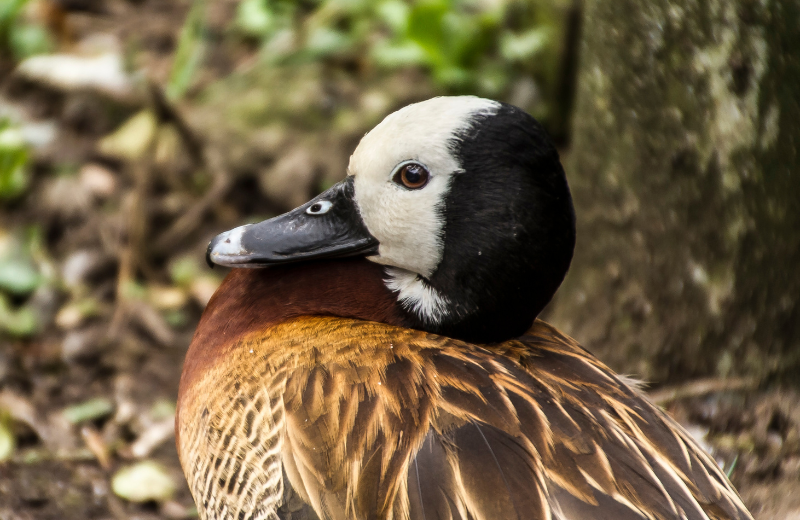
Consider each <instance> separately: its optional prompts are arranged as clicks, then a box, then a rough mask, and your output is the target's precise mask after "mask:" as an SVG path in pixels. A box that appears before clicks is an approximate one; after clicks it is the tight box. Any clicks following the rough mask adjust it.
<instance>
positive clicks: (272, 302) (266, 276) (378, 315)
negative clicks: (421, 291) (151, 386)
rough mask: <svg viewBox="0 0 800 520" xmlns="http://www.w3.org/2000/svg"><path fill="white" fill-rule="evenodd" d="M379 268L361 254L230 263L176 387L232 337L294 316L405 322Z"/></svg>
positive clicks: (220, 352)
mask: <svg viewBox="0 0 800 520" xmlns="http://www.w3.org/2000/svg"><path fill="white" fill-rule="evenodd" d="M385 276H386V275H385V274H384V271H383V268H382V267H381V266H379V265H377V264H374V263H372V262H369V261H368V260H365V259H363V258H356V259H343V260H334V261H325V262H312V263H306V264H298V265H289V266H275V267H268V268H265V269H234V270H232V271H231V272H230V274H228V276H227V277H226V278H225V280H224V281H223V282H222V285H220V287H219V289H217V292H216V293H214V296H213V297H212V298H211V301H209V302H208V306H207V307H206V310H205V311H204V312H203V316H202V317H201V318H200V323H199V324H198V326H197V330H196V331H195V334H194V337H193V338H192V343H191V345H190V346H189V351H188V352H187V353H186V360H185V362H184V367H183V375H182V378H181V379H182V380H181V390H182V391H183V389H184V387H186V386H188V385H189V384H190V382H191V381H192V380H193V379H194V378H195V377H197V376H198V375H200V374H201V373H202V372H203V370H204V369H205V368H206V367H208V366H209V365H210V364H212V363H214V362H216V361H218V360H219V358H220V356H224V355H225V352H226V351H227V349H228V348H230V346H231V345H233V344H234V343H235V342H236V340H238V339H240V338H242V337H243V336H245V335H249V334H253V333H258V332H259V331H264V332H265V333H266V331H267V330H268V329H269V327H271V326H273V325H276V324H278V323H281V322H283V321H286V320H289V319H291V318H296V317H299V316H339V317H344V318H354V319H361V320H368V321H377V322H382V323H388V324H391V325H397V326H401V327H407V326H408V325H409V323H408V321H407V318H406V317H405V316H404V314H403V311H402V310H401V308H400V306H399V304H398V303H397V298H396V296H395V295H394V294H393V293H392V292H391V291H389V289H387V288H386V286H385V285H384V282H383V280H384V278H385Z"/></svg>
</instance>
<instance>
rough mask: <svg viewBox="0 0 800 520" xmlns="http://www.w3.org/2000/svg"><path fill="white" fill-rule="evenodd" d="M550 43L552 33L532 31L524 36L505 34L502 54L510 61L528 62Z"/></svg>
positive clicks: (544, 30) (538, 30)
mask: <svg viewBox="0 0 800 520" xmlns="http://www.w3.org/2000/svg"><path fill="white" fill-rule="evenodd" d="M549 42H550V31H548V30H546V29H539V28H537V29H531V30H530V31H527V32H524V33H522V34H519V35H517V34H505V35H503V38H502V39H501V40H500V54H501V55H502V56H503V58H505V59H507V60H509V61H515V60H518V61H520V60H526V59H529V58H531V57H533V56H534V55H536V54H537V53H539V52H541V51H542V49H544V48H545V47H546V46H547V44H548V43H549Z"/></svg>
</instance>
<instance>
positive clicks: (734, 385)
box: [648, 378, 759, 405]
mask: <svg viewBox="0 0 800 520" xmlns="http://www.w3.org/2000/svg"><path fill="white" fill-rule="evenodd" d="M758 384H759V382H758V380H756V379H748V378H731V379H717V378H708V379H698V380H696V381H689V382H687V383H683V384H681V385H676V386H668V387H664V388H660V389H658V390H653V391H652V392H649V393H648V395H649V396H650V400H651V401H653V402H654V403H655V404H658V405H665V404H668V403H671V402H673V401H678V400H680V399H688V398H691V397H702V396H704V395H708V394H714V393H717V392H733V391H740V390H752V389H754V388H757V387H758Z"/></svg>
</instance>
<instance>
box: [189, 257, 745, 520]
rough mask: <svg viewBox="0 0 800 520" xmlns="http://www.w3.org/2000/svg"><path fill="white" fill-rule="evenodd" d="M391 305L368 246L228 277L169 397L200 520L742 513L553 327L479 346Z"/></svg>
mask: <svg viewBox="0 0 800 520" xmlns="http://www.w3.org/2000/svg"><path fill="white" fill-rule="evenodd" d="M355 281H358V285H355V286H354V285H353V283H354V282H355ZM394 303H395V299H394V296H393V295H392V293H390V292H389V291H388V289H386V288H385V287H384V285H383V281H382V270H381V268H380V267H378V266H376V265H374V264H371V263H369V262H367V261H364V260H346V261H335V262H325V263H314V264H307V265H302V266H298V267H289V268H279V269H268V270H235V271H233V272H232V273H231V274H230V275H229V276H228V278H227V279H226V281H225V282H224V283H223V285H222V287H221V288H220V289H219V291H218V292H217V294H216V295H215V296H214V298H213V299H212V301H211V302H210V303H209V306H208V309H207V311H206V313H205V314H204V316H203V319H202V321H201V323H200V325H199V327H198V330H197V333H196V335H195V338H194V340H193V342H192V346H191V348H190V351H189V353H188V354H187V363H186V368H185V371H184V375H183V378H182V380H181V393H180V397H179V403H178V404H179V410H178V421H177V432H178V438H179V442H178V446H179V452H180V456H181V461H182V464H183V466H184V469H185V471H186V473H187V477H188V481H189V486H190V488H191V490H192V493H193V495H194V497H195V500H196V501H197V504H198V509H199V511H200V515H201V518H208V519H212V518H214V519H222V518H254V519H255V518H313V517H314V516H313V515H315V514H316V515H317V516H318V517H319V518H323V519H326V518H329V519H346V518H347V519H349V518H359V519H361V518H364V519H366V518H381V519H383V518H386V519H403V518H412V519H435V518H443V519H448V518H452V519H467V518H474V519H499V518H504V519H505V518H509V519H510V518H518V519H536V520H539V519H550V518H553V519H562V518H563V519H583V518H614V519H615V520H623V519H628V518H631V519H639V518H652V519H672V518H691V519H694V518H709V519H740V518H750V516H749V514H748V513H747V511H746V509H745V507H744V506H743V505H742V503H741V501H740V499H739V497H738V495H737V494H736V492H735V491H734V490H733V489H732V488H731V486H730V484H729V483H728V482H727V479H726V478H725V477H724V475H723V474H722V473H721V472H720V470H719V468H718V467H717V466H716V464H715V462H714V461H713V460H712V459H711V458H710V457H709V456H708V455H707V454H706V453H704V452H703V451H702V449H700V448H699V447H698V446H697V444H696V443H695V442H694V441H693V440H692V439H691V438H690V437H689V435H688V434H687V433H686V432H685V431H684V430H683V429H682V428H681V427H680V426H679V425H677V424H676V423H675V422H674V421H673V420H671V419H670V418H669V417H667V416H666V415H665V414H664V413H663V412H662V411H661V410H659V409H658V408H656V407H655V406H653V405H652V404H650V403H649V402H648V401H647V400H646V399H645V398H644V397H643V396H642V395H641V394H640V393H639V392H638V391H637V390H636V389H634V388H631V387H630V386H628V385H627V384H626V382H625V381H623V380H621V379H620V378H619V377H618V376H616V375H615V374H614V373H613V372H611V371H610V370H609V369H608V368H607V367H605V366H604V365H603V364H602V363H600V362H599V361H598V360H597V359H595V358H594V357H593V356H592V355H591V354H589V353H587V352H586V351H585V350H583V349H582V348H581V347H580V346H579V345H578V344H577V343H576V342H575V341H574V340H572V339H571V338H569V337H567V336H565V335H563V334H561V333H560V332H558V331H557V330H556V329H554V328H553V327H551V326H550V325H548V324H546V323H544V322H542V321H538V320H537V321H536V323H535V324H534V325H533V327H532V328H531V329H530V331H529V332H528V333H527V334H526V335H524V336H523V337H520V338H519V339H516V340H511V341H506V342H503V343H499V344H487V345H482V346H479V345H474V344H470V343H466V342H463V341H459V340H455V339H451V338H447V337H443V336H438V335H435V334H430V333H426V332H422V331H417V330H412V329H409V328H405V327H404V323H403V317H402V316H401V315H400V314H397V313H396V312H395V311H394V306H393V305H394ZM306 504H307V505H306ZM292 509H293V511H292Z"/></svg>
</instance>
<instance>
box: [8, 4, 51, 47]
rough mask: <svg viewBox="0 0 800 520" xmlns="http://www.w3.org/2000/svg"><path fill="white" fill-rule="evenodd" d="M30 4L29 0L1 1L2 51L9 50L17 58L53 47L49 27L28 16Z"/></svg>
mask: <svg viewBox="0 0 800 520" xmlns="http://www.w3.org/2000/svg"><path fill="white" fill-rule="evenodd" d="M28 4H29V0H2V1H0V52H8V53H10V54H11V56H12V57H13V58H14V59H16V60H22V59H24V58H27V57H28V56H32V55H34V54H42V53H45V52H49V51H50V50H51V49H52V48H53V40H52V37H51V36H50V34H49V33H48V31H47V29H46V28H45V27H43V26H42V25H41V24H40V23H37V22H35V21H31V20H29V19H28V18H29V17H28V16H26V13H25V7H26V6H27V5H28Z"/></svg>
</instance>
